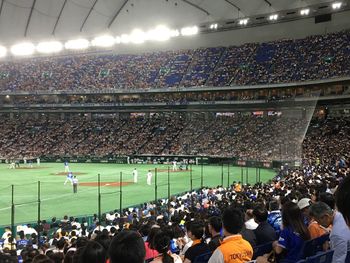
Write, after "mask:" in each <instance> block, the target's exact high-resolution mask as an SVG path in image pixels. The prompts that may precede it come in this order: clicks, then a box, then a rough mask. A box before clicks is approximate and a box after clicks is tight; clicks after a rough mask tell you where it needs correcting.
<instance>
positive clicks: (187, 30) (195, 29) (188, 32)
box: [181, 26, 199, 36]
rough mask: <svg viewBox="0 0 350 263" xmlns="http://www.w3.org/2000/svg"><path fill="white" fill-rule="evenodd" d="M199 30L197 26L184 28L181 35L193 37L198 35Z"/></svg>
mask: <svg viewBox="0 0 350 263" xmlns="http://www.w3.org/2000/svg"><path fill="white" fill-rule="evenodd" d="M198 32H199V29H198V27H197V26H192V27H184V28H182V29H181V35H183V36H192V35H196V34H198Z"/></svg>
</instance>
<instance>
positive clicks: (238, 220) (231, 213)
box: [222, 208, 244, 234]
mask: <svg viewBox="0 0 350 263" xmlns="http://www.w3.org/2000/svg"><path fill="white" fill-rule="evenodd" d="M222 225H223V227H224V228H225V230H226V231H227V232H228V233H230V234H238V233H239V232H240V231H241V229H242V227H243V225H244V215H243V213H242V212H241V210H239V209H237V208H227V209H226V210H225V211H224V213H223V215H222Z"/></svg>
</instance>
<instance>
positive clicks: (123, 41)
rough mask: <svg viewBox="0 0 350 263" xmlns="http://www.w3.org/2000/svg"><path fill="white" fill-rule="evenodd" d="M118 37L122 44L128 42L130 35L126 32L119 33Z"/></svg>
mask: <svg viewBox="0 0 350 263" xmlns="http://www.w3.org/2000/svg"><path fill="white" fill-rule="evenodd" d="M120 39H121V42H122V43H123V44H128V43H129V42H130V36H129V35H127V34H123V35H121V36H120Z"/></svg>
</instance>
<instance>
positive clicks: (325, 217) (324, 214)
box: [309, 202, 334, 227]
mask: <svg viewBox="0 0 350 263" xmlns="http://www.w3.org/2000/svg"><path fill="white" fill-rule="evenodd" d="M309 212H310V216H312V217H313V218H314V219H315V220H316V221H317V222H318V223H319V224H320V225H321V226H323V227H329V225H330V224H332V222H333V217H334V216H333V210H332V209H331V208H330V207H329V206H328V205H327V204H325V203H323V202H317V203H314V204H312V205H311V206H310V209H309Z"/></svg>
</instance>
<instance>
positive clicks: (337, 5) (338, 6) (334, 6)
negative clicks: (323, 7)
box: [332, 2, 342, 10]
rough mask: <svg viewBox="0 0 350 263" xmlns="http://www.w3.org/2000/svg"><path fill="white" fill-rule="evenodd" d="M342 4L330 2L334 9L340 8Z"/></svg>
mask: <svg viewBox="0 0 350 263" xmlns="http://www.w3.org/2000/svg"><path fill="white" fill-rule="evenodd" d="M341 6H342V2H335V3H333V4H332V8H333V9H334V10H335V9H340V8H341Z"/></svg>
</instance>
